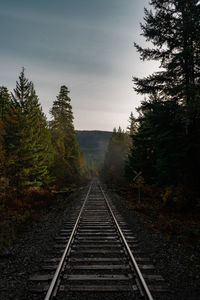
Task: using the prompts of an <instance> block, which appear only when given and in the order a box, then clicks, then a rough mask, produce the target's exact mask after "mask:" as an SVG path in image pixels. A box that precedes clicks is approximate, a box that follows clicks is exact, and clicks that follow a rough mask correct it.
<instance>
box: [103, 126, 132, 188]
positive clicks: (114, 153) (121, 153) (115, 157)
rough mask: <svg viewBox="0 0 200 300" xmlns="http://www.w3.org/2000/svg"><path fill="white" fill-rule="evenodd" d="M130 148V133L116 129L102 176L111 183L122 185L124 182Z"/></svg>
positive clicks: (106, 156)
mask: <svg viewBox="0 0 200 300" xmlns="http://www.w3.org/2000/svg"><path fill="white" fill-rule="evenodd" d="M129 148H130V137H129V135H128V133H126V132H124V131H122V130H121V128H120V127H119V128H118V130H116V129H115V128H114V130H113V134H112V136H111V138H110V141H109V144H108V148H107V152H106V155H105V160H104V165H103V169H102V172H101V173H102V176H103V178H104V180H105V181H108V182H110V183H117V182H118V183H122V182H123V181H124V166H125V161H126V159H127V155H128V152H129Z"/></svg>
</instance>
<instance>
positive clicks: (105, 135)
mask: <svg viewBox="0 0 200 300" xmlns="http://www.w3.org/2000/svg"><path fill="white" fill-rule="evenodd" d="M111 135H112V132H108V131H99V130H90V131H89V130H81V131H80V130H77V131H76V138H77V142H78V143H79V145H80V148H81V151H82V153H83V159H84V161H85V162H86V164H89V165H91V161H94V163H95V162H96V163H102V162H103V160H104V155H105V153H106V150H107V146H108V142H109V139H110V137H111Z"/></svg>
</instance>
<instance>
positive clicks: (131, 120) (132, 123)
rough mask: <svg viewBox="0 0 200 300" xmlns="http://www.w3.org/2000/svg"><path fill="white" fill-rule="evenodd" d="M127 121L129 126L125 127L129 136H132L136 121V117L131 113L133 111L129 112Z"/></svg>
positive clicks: (135, 130) (135, 129) (134, 131)
mask: <svg viewBox="0 0 200 300" xmlns="http://www.w3.org/2000/svg"><path fill="white" fill-rule="evenodd" d="M128 121H129V126H128V127H127V129H128V133H129V135H130V136H134V135H135V134H136V132H137V122H136V118H135V117H134V115H133V112H131V114H130V117H129V120H128Z"/></svg>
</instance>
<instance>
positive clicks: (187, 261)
mask: <svg viewBox="0 0 200 300" xmlns="http://www.w3.org/2000/svg"><path fill="white" fill-rule="evenodd" d="M107 195H108V196H109V199H110V200H111V202H112V203H113V205H114V206H115V207H116V209H117V210H118V211H119V212H120V214H121V215H122V216H123V218H124V220H125V221H126V222H127V223H128V225H129V227H130V229H132V231H133V232H134V234H135V236H136V238H137V240H138V242H139V246H140V249H142V252H143V253H145V254H146V256H148V257H149V258H150V260H151V262H152V263H153V264H154V266H155V268H156V271H157V272H158V273H159V274H160V275H162V276H163V278H164V279H165V281H166V284H167V285H168V289H169V291H170V293H169V294H168V296H167V299H169V300H172V299H173V300H197V299H200V261H199V252H198V251H197V250H196V249H195V248H194V249H191V248H188V247H187V246H186V245H185V246H184V245H182V246H180V245H177V244H175V243H172V242H169V241H168V240H167V238H166V236H165V235H164V234H163V233H160V232H156V231H152V229H150V226H149V225H151V221H150V220H147V219H146V218H144V216H143V215H142V214H141V213H138V212H136V211H134V210H129V209H128V208H127V204H126V201H125V199H122V198H121V197H120V196H118V195H117V194H115V193H113V192H111V191H109V190H107ZM159 299H162V297H161V298H159ZM163 299H166V297H165V296H164V295H163Z"/></svg>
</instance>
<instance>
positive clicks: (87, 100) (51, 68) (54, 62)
mask: <svg viewBox="0 0 200 300" xmlns="http://www.w3.org/2000/svg"><path fill="white" fill-rule="evenodd" d="M0 7H1V9H0V36H1V46H0V86H6V87H7V88H8V89H9V91H13V89H14V88H15V86H16V80H17V79H18V77H19V74H20V72H21V70H22V67H25V75H26V77H27V78H28V79H29V80H31V81H32V82H33V83H34V86H35V89H36V93H37V95H38V96H39V100H40V103H41V105H42V108H43V111H44V112H45V114H46V115H47V118H48V119H50V115H49V110H50V108H51V107H52V104H53V101H54V100H55V99H56V96H57V95H58V93H59V90H60V86H61V85H66V86H67V87H68V88H69V90H70V98H71V104H72V107H73V113H74V125H75V129H76V130H108V131H112V130H113V128H114V127H118V126H121V127H122V128H123V129H126V127H127V125H128V118H129V116H130V113H131V111H133V113H134V114H135V115H137V114H136V113H135V108H136V107H138V106H139V104H140V101H142V100H143V98H144V96H142V95H137V94H136V92H135V91H134V89H133V82H132V76H138V77H143V76H146V75H148V74H151V73H152V72H153V71H155V70H156V68H157V66H156V64H155V62H142V61H141V60H140V58H139V53H137V52H136V49H135V48H134V45H133V43H134V42H137V43H139V44H140V45H142V46H144V45H145V40H144V38H143V37H142V36H141V35H140V34H141V29H140V22H143V17H144V7H147V8H148V0H34V1H31V0H17V1H16V0H0Z"/></svg>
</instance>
